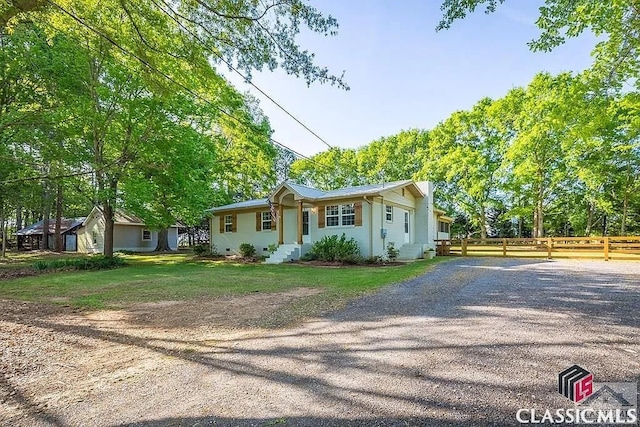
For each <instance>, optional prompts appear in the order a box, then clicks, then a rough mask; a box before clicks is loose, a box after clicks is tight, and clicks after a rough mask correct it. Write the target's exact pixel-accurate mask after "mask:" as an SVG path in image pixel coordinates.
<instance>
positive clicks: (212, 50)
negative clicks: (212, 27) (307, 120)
mask: <svg viewBox="0 0 640 427" xmlns="http://www.w3.org/2000/svg"><path fill="white" fill-rule="evenodd" d="M160 1H162V3H164V5H165V6H166V8H167V9H168V10H170V11H171V13H169V12H168V11H167V10H165V9H164V8H163V7H161V6H160V5H159V4H158V3H156V1H155V0H151V2H152V3H153V4H154V5H155V6H156V7H157V8H158V9H159V10H160V11H161V12H162V13H164V14H165V15H167V16H168V17H169V18H171V19H172V20H173V21H174V22H175V23H176V24H178V25H179V26H180V28H182V29H183V30H184V31H186V32H187V33H188V34H189V35H190V36H191V37H193V38H194V39H196V40H197V41H198V42H199V43H200V44H201V45H202V46H203V47H204V48H205V49H207V50H208V51H210V52H211V53H212V54H214V55H215V56H217V57H218V58H219V59H220V60H221V61H222V62H224V63H225V64H226V65H227V66H228V67H229V69H230V70H232V71H234V72H235V73H236V74H238V75H239V76H240V77H242V79H243V80H244V81H245V83H248V84H250V85H251V86H253V87H254V88H255V89H256V90H257V91H258V92H260V93H261V94H262V95H264V96H265V97H266V98H267V99H268V100H269V101H271V102H272V103H273V104H275V105H276V106H277V107H278V108H279V109H281V110H282V111H284V112H285V113H286V114H287V115H288V116H289V117H291V118H292V119H293V120H295V121H296V122H297V123H298V124H299V125H300V126H302V127H303V128H305V129H306V130H307V131H308V132H309V133H311V135H313V136H315V137H316V138H317V139H318V140H320V141H321V142H322V143H323V144H324V145H326V146H327V147H329V148H330V149H331V148H334V147H333V146H332V145H331V144H329V143H328V142H327V141H325V140H324V138H322V137H321V136H320V135H318V134H317V133H316V132H314V131H313V130H311V129H310V128H309V127H308V126H307V125H305V124H304V123H303V122H302V121H300V120H299V119H298V118H297V117H296V116H294V115H293V114H292V113H290V112H289V111H288V110H287V109H286V108H284V107H283V106H282V105H281V104H280V103H278V101H276V100H275V99H273V97H272V96H270V95H269V94H267V93H266V92H265V91H264V90H262V89H261V88H259V87H258V86H257V85H256V84H255V83H253V82H252V81H251V79H249V78H248V77H247V76H246V75H244V74H243V73H242V72H241V71H239V70H238V69H237V68H235V67H234V66H233V64H231V62H229V61H228V60H226V59H225V58H224V57H223V56H222V55H221V54H220V53H218V52H217V50H216V49H215V48H214V47H212V46H211V45H208V44H207V43H206V42H205V41H204V40H202V39H201V38H200V37H199V36H198V35H197V34H194V33H193V32H192V31H191V30H189V29H188V28H187V27H186V26H185V25H184V24H183V23H182V22H180V21H179V20H178V19H177V18H176V16H178V17H180V18H182V19H185V20H188V21H189V22H192V23H194V24H196V25H197V26H198V27H200V28H201V29H202V30H203V31H205V32H206V33H207V34H209V35H210V36H212V34H211V32H210V31H209V30H208V29H207V28H206V27H205V26H204V25H202V24H201V23H199V22H196V21H194V20H191V19H187V18H185V17H184V16H183V15H181V14H180V13H178V12H176V11H175V10H173V8H172V7H171V6H170V5H169V4H168V3H167V2H166V0H160Z"/></svg>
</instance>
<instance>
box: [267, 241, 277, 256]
mask: <svg viewBox="0 0 640 427" xmlns="http://www.w3.org/2000/svg"><path fill="white" fill-rule="evenodd" d="M277 250H278V245H277V244H275V243H272V244H270V245H269V246H267V251H269V253H270V254H273V253H275V251H277Z"/></svg>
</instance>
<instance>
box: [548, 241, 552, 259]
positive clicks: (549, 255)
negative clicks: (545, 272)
mask: <svg viewBox="0 0 640 427" xmlns="http://www.w3.org/2000/svg"><path fill="white" fill-rule="evenodd" d="M552 245H553V242H552V240H551V237H547V259H551V246H552Z"/></svg>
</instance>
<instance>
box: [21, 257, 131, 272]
mask: <svg viewBox="0 0 640 427" xmlns="http://www.w3.org/2000/svg"><path fill="white" fill-rule="evenodd" d="M124 265H125V261H124V260H123V259H122V258H120V257H105V256H102V255H96V256H92V257H88V258H59V259H44V260H38V261H36V262H34V263H33V268H35V269H36V270H38V271H46V270H60V269H63V270H105V269H110V268H117V267H122V266H124Z"/></svg>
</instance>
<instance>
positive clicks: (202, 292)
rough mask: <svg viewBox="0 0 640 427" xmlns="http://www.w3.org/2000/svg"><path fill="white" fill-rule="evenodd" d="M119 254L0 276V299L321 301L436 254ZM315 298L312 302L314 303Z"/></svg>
mask: <svg viewBox="0 0 640 427" xmlns="http://www.w3.org/2000/svg"><path fill="white" fill-rule="evenodd" d="M21 256H22V255H21ZM123 258H124V259H125V260H126V262H127V264H128V265H127V266H126V267H122V268H118V269H113V270H101V271H82V272H80V271H71V272H58V273H50V274H43V275H39V276H30V277H21V278H17V279H11V280H2V281H0V299H13V300H21V301H32V302H45V303H48V302H53V303H57V304H64V305H71V306H74V307H79V308H91V309H101V308H124V307H127V306H131V305H133V304H137V303H147V302H157V301H175V300H190V299H194V298H199V297H217V296H227V295H238V296H241V295H247V294H251V293H254V292H265V293H275V292H285V291H289V290H291V289H296V288H316V289H321V290H322V292H321V294H320V295H318V296H316V297H314V298H316V299H321V300H323V301H325V303H324V304H320V305H321V306H325V305H326V304H327V303H330V304H332V305H333V304H334V303H335V302H336V301H343V300H346V299H349V298H352V297H354V296H357V295H361V294H364V293H367V292H370V291H372V290H375V289H377V288H379V287H381V286H383V285H387V284H390V283H394V282H399V281H402V280H404V279H408V278H411V277H415V276H417V275H419V274H421V273H423V272H425V271H426V270H427V269H429V268H430V266H432V265H433V264H434V263H436V262H439V261H442V260H443V258H438V259H434V260H429V261H417V262H414V263H410V264H407V265H404V266H390V267H341V268H335V267H312V266H302V265H262V264H241V263H230V262H228V261H207V260H197V259H193V258H192V257H191V256H190V255H187V254H170V255H148V256H146V255H127V256H123ZM36 259H38V258H37V257H34V256H24V258H17V259H14V261H13V262H11V263H5V264H0V269H2V268H13V267H15V266H17V265H21V266H25V265H30V264H31V263H33V262H34V261H35V260H36ZM317 303H318V301H315V303H314V305H317Z"/></svg>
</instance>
